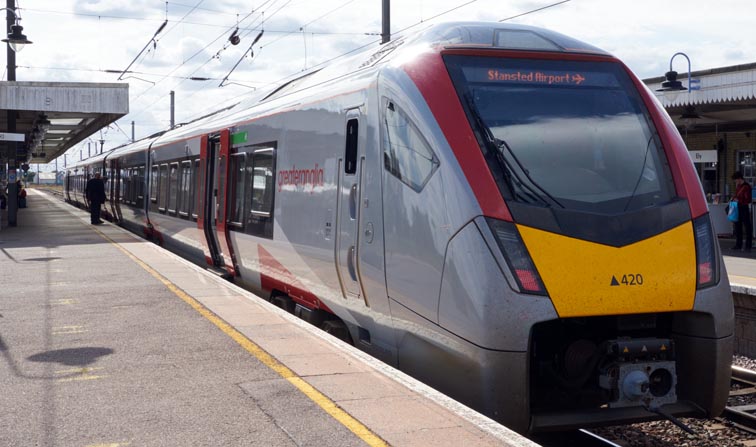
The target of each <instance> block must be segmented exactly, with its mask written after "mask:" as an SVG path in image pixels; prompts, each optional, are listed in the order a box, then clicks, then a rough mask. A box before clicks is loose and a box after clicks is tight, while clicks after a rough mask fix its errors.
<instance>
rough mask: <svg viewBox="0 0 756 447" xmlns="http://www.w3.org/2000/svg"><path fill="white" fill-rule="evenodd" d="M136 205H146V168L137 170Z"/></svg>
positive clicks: (142, 167)
mask: <svg viewBox="0 0 756 447" xmlns="http://www.w3.org/2000/svg"><path fill="white" fill-rule="evenodd" d="M136 205H137V206H143V205H144V166H139V167H138V168H137V178H136Z"/></svg>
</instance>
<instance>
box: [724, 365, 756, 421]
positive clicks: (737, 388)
mask: <svg viewBox="0 0 756 447" xmlns="http://www.w3.org/2000/svg"><path fill="white" fill-rule="evenodd" d="M731 380H732V386H731V389H730V399H729V403H731V402H733V401H735V400H745V399H738V398H743V397H746V396H751V399H749V403H745V404H742V405H728V406H727V407H725V411H724V413H723V414H722V417H723V418H725V419H727V420H728V421H730V423H732V424H734V425H735V426H736V427H737V428H739V429H740V430H744V431H747V432H749V433H751V434H753V435H756V371H751V370H749V369H745V368H740V367H738V366H733V367H732V379H731Z"/></svg>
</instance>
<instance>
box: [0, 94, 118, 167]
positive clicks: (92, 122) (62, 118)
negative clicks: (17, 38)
mask: <svg viewBox="0 0 756 447" xmlns="http://www.w3.org/2000/svg"><path fill="white" fill-rule="evenodd" d="M8 113H15V115H16V129H15V131H13V132H11V131H10V130H9V129H8ZM127 113H129V85H128V84H126V83H117V84H115V83H113V84H104V83H80V82H15V81H9V82H0V134H5V136H6V137H7V138H5V140H6V141H10V140H9V138H11V137H13V138H17V139H23V141H21V142H18V143H16V144H15V150H16V153H15V154H13V147H12V145H11V144H9V143H7V142H6V143H2V142H0V159H2V158H8V159H10V158H12V157H14V156H15V157H16V158H17V159H19V160H24V161H26V162H28V163H48V162H50V161H52V160H54V159H55V158H57V157H59V156H61V155H63V153H65V152H66V151H67V150H68V149H70V148H71V147H73V146H75V145H76V144H78V143H80V142H81V141H83V140H85V139H86V138H87V137H89V136H90V135H92V134H94V133H95V132H97V131H99V130H100V129H102V128H103V127H106V126H108V125H109V124H111V123H113V122H114V121H116V120H117V119H119V118H121V117H123V116H124V115H126V114H127ZM12 134H13V135H12ZM17 134H23V137H20V136H18V135H17ZM16 141H17V140H16ZM3 155H5V157H2V156H3Z"/></svg>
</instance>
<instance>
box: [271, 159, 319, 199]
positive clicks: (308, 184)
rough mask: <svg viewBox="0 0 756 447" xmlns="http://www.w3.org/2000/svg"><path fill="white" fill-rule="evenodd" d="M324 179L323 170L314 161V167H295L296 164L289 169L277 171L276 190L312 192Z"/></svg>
mask: <svg viewBox="0 0 756 447" xmlns="http://www.w3.org/2000/svg"><path fill="white" fill-rule="evenodd" d="M324 180H325V171H324V170H323V168H321V167H319V166H318V164H317V163H315V167H314V168H306V169H297V167H296V165H294V166H292V167H291V169H284V170H281V171H278V192H281V190H283V189H286V190H291V191H302V192H309V193H310V194H312V193H313V192H315V188H316V187H322V186H323V182H324Z"/></svg>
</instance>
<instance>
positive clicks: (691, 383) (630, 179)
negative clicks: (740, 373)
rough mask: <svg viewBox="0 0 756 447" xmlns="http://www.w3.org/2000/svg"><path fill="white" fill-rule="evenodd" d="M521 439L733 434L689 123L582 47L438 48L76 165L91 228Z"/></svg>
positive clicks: (429, 41)
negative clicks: (108, 226)
mask: <svg viewBox="0 0 756 447" xmlns="http://www.w3.org/2000/svg"><path fill="white" fill-rule="evenodd" d="M96 172H99V173H101V174H102V175H103V177H104V178H106V179H107V191H108V200H107V202H106V203H105V204H104V205H103V207H104V209H103V213H104V214H105V216H106V217H107V218H108V219H109V220H111V221H112V222H114V223H117V224H118V225H121V226H123V227H126V228H128V229H130V230H131V231H134V232H136V233H138V234H140V235H142V236H144V237H145V238H149V239H151V240H153V241H155V242H156V243H158V244H160V245H162V246H164V247H165V248H167V249H169V250H172V251H174V252H176V253H178V254H180V255H181V256H183V257H185V258H187V259H189V260H192V261H193V262H195V263H198V264H200V265H203V266H205V267H207V268H208V269H209V270H211V271H214V272H217V273H218V274H220V275H223V276H225V277H227V278H228V279H229V280H231V281H233V282H235V283H237V284H240V285H242V286H244V287H245V288H248V289H249V290H251V291H253V292H255V293H257V294H258V295H259V296H261V297H263V298H265V299H268V300H270V301H272V302H273V303H275V304H276V305H278V306H280V307H282V308H284V309H287V310H288V311H290V312H292V313H294V314H296V315H297V316H299V317H301V318H303V319H305V320H307V321H309V322H311V323H313V324H315V325H317V326H319V327H321V328H323V329H324V330H326V331H327V332H329V333H331V334H333V335H334V336H336V337H339V338H341V339H343V340H346V341H348V342H350V343H353V344H354V345H355V346H356V347H358V348H360V349H361V350H363V351H365V352H367V353H369V354H371V355H372V356H374V357H376V358H378V359H380V360H382V361H384V362H386V363H388V364H390V365H393V366H395V367H397V368H398V369H400V370H402V371H404V372H406V373H408V374H410V375H412V376H414V377H416V378H417V379H419V380H421V381H423V382H425V383H427V384H429V385H430V386H432V387H434V388H436V389H438V390H440V391H441V392H443V393H445V394H447V395H448V396H450V397H452V398H454V399H456V400H458V401H459V402H462V403H463V404H466V405H468V406H470V407H471V408H473V409H475V410H477V411H479V412H481V413H483V414H485V415H487V416H489V417H491V418H493V419H494V420H496V421H498V422H500V423H502V424H504V425H506V426H508V427H510V428H512V429H513V430H516V431H518V432H521V433H525V434H529V433H530V434H533V433H539V432H549V431H559V430H567V429H570V428H574V427H591V426H601V425H616V424H627V423H633V422H639V421H648V420H655V419H659V418H662V417H679V416H694V417H712V416H716V415H718V414H720V413H721V412H722V410H723V408H724V406H725V402H726V399H727V394H728V389H729V380H730V363H731V359H732V353H733V340H734V310H733V301H732V295H731V292H730V286H729V283H728V279H727V275H726V272H725V267H724V265H723V262H722V256H721V253H720V249H719V245H718V243H717V240H716V235H715V234H714V232H713V229H712V224H711V221H710V218H709V211H708V207H707V204H706V201H705V197H704V194H703V191H702V188H701V185H700V181H699V179H698V176H697V174H696V171H695V169H694V166H693V164H692V162H691V160H690V158H689V155H688V151H687V148H686V146H685V144H684V142H683V141H682V139H681V137H680V135H679V132H678V130H677V129H676V127H675V126H674V124H673V122H672V121H671V119H670V118H669V116H668V115H667V113H666V112H665V110H664V109H663V107H662V106H661V105H660V104H659V102H658V101H657V100H656V98H655V97H654V95H653V93H652V92H650V91H649V90H648V89H647V88H646V87H645V85H644V84H643V83H642V82H641V81H640V80H639V79H638V77H637V76H636V75H635V74H633V72H632V71H631V70H630V69H629V68H628V67H627V66H626V65H625V64H624V63H623V62H622V61H620V60H619V59H618V58H616V57H614V56H612V55H611V54H609V53H607V52H605V51H603V50H601V49H598V48H596V47H593V46H591V45H589V44H586V43H583V42H580V41H578V40H576V39H573V38H571V37H568V36H565V35H562V34H560V33H557V32H554V31H551V30H546V29H541V28H536V27H529V26H517V25H510V24H502V23H486V22H452V23H443V24H436V25H429V26H427V27H425V28H423V29H422V30H420V31H417V32H415V33H413V34H407V35H406V36H401V37H399V38H396V39H394V40H392V41H390V42H388V43H385V44H382V45H380V46H375V47H370V48H367V49H365V50H363V51H361V52H359V53H355V54H352V55H349V56H346V57H343V58H340V59H338V60H335V61H333V62H330V63H328V64H325V65H323V66H320V67H318V68H316V69H312V70H310V71H307V72H304V73H302V74H301V75H299V76H296V77H292V78H290V79H288V80H286V81H285V82H281V83H280V84H279V85H276V86H274V87H270V88H268V89H265V90H260V91H255V92H254V93H253V94H251V95H249V96H245V97H243V98H240V99H239V100H238V102H236V103H235V104H234V105H232V106H228V107H225V108H223V109H221V110H217V111H214V112H213V113H210V114H208V115H206V116H204V117H202V118H200V119H197V120H194V121H192V122H189V123H185V124H182V125H179V126H176V127H175V128H173V129H169V130H166V131H163V132H159V133H157V134H155V135H152V136H149V137H147V138H143V139H141V140H139V141H135V142H133V143H129V144H126V145H123V146H120V147H117V148H115V149H113V150H111V151H109V152H106V153H103V154H101V155H98V156H96V157H92V158H90V159H87V160H83V161H80V162H77V163H76V164H75V165H71V166H68V167H67V173H66V180H65V198H66V200H67V201H68V202H70V203H71V204H74V205H76V206H80V207H84V208H86V207H87V206H88V203H87V200H86V195H85V193H84V188H85V184H86V180H87V179H88V178H90V177H91V176H92V175H93V174H94V173H96Z"/></svg>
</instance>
